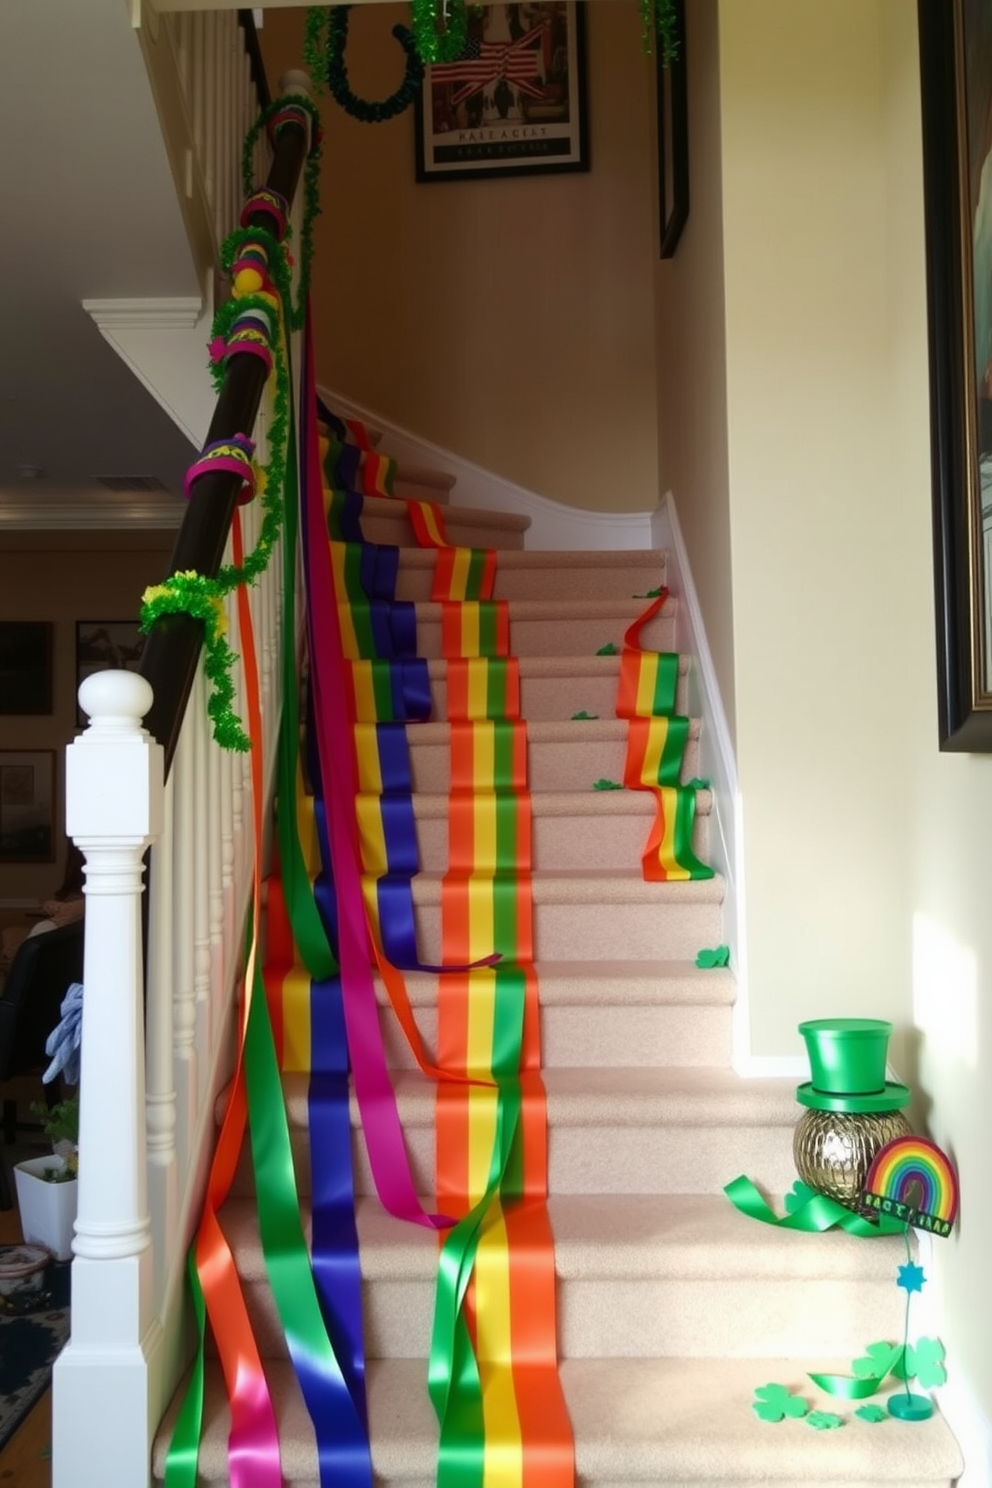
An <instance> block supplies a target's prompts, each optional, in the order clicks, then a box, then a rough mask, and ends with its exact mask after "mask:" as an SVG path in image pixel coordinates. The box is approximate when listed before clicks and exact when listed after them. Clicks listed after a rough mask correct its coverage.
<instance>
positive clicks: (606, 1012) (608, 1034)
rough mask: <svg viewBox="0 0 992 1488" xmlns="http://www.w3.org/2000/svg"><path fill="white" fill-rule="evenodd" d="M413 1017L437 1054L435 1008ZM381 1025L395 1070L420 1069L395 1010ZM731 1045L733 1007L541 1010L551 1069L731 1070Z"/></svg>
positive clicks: (543, 1044)
mask: <svg viewBox="0 0 992 1488" xmlns="http://www.w3.org/2000/svg"><path fill="white" fill-rule="evenodd" d="M414 1016H415V1018H416V1022H417V1027H418V1028H419V1029H420V1032H421V1036H422V1038H423V1040H424V1043H425V1046H426V1047H427V1048H428V1049H429V1050H432V1051H433V1050H435V1049H436V1047H437V1014H436V1011H435V1009H434V1008H430V1007H419V1008H416V1009H415V1013H414ZM380 1023H381V1025H382V1030H383V1040H384V1042H385V1045H386V1057H387V1059H388V1061H389V1064H390V1067H391V1068H393V1069H413V1068H415V1067H416V1061H415V1060H414V1057H413V1054H412V1053H411V1051H410V1046H409V1045H408V1043H407V1041H406V1038H405V1036H404V1034H403V1031H402V1029H401V1028H400V1026H399V1024H398V1023H397V1021H396V1018H395V1015H394V1014H393V1012H392V1010H391V1009H386V1008H383V1009H381V1010H380ZM731 1043H732V1037H731V1009H730V1008H729V1007H699V1006H695V1007H677V1006H673V1007H629V1006H626V1007H625V1006H613V1007H611V1006H603V1007H551V1008H549V1007H547V1006H545V1007H543V1008H542V1010H541V1051H542V1056H543V1061H544V1064H545V1065H547V1066H560V1067H562V1068H567V1069H597V1068H599V1069H601V1068H602V1067H603V1066H604V1065H609V1066H617V1067H620V1068H623V1069H638V1068H645V1067H647V1068H651V1069H660V1068H674V1067H679V1066H681V1067H682V1068H694V1069H699V1068H702V1067H705V1066H707V1065H722V1066H724V1067H726V1066H727V1065H729V1063H730V1057H731Z"/></svg>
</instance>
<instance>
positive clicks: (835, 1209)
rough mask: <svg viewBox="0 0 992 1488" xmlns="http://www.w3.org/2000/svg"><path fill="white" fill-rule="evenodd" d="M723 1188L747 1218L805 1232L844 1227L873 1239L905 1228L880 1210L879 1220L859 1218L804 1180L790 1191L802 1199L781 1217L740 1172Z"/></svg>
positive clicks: (904, 1230) (901, 1223)
mask: <svg viewBox="0 0 992 1488" xmlns="http://www.w3.org/2000/svg"><path fill="white" fill-rule="evenodd" d="M723 1191H724V1193H725V1194H726V1195H727V1198H728V1199H729V1200H730V1202H731V1203H732V1204H733V1206H734V1208H735V1209H739V1210H740V1212H741V1213H742V1214H746V1215H747V1217H748V1219H757V1220H760V1221H761V1223H762V1224H770V1225H777V1226H778V1228H779V1229H780V1230H802V1231H804V1232H805V1233H806V1234H822V1233H823V1232H824V1231H826V1230H835V1229H837V1230H846V1232H847V1233H848V1234H849V1235H858V1236H860V1237H861V1238H862V1239H865V1240H870V1239H874V1238H875V1236H877V1235H902V1234H905V1232H906V1225H905V1224H904V1223H903V1221H902V1220H898V1219H892V1218H890V1217H889V1216H888V1215H885V1214H882V1215H880V1216H879V1220H878V1223H877V1224H874V1223H872V1221H870V1220H867V1219H862V1217H861V1215H860V1214H855V1213H854V1212H853V1211H852V1210H850V1209H845V1208H844V1206H843V1204H838V1203H837V1202H836V1201H835V1200H834V1199H828V1198H827V1196H826V1194H818V1193H814V1192H813V1190H812V1189H810V1188H807V1187H806V1185H805V1184H803V1183H797V1184H796V1185H795V1187H794V1189H793V1192H794V1193H795V1194H797V1195H798V1196H799V1197H800V1198H804V1199H805V1202H803V1203H802V1204H800V1205H798V1206H797V1207H796V1208H795V1209H794V1210H793V1211H792V1213H791V1214H785V1215H783V1216H782V1217H781V1218H780V1217H779V1216H778V1215H777V1214H775V1212H774V1211H773V1210H772V1209H770V1208H769V1207H768V1205H767V1204H766V1203H765V1201H764V1199H763V1198H762V1197H761V1194H760V1193H759V1192H758V1190H757V1188H755V1186H754V1184H753V1183H752V1182H751V1180H750V1178H746V1177H745V1176H744V1175H743V1174H742V1175H741V1176H740V1177H739V1178H735V1179H734V1180H733V1182H732V1183H728V1184H727V1185H726V1187H725V1188H724V1190H723ZM806 1195H808V1196H809V1197H808V1198H807V1197H806Z"/></svg>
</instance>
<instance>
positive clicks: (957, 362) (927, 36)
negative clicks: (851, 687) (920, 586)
mask: <svg viewBox="0 0 992 1488" xmlns="http://www.w3.org/2000/svg"><path fill="white" fill-rule="evenodd" d="M917 12H918V18H919V33H920V83H921V101H922V118H923V167H924V171H923V179H924V215H925V225H926V272H927V319H928V332H929V363H930V435H931V441H930V442H931V489H932V502H933V543H934V596H935V606H936V621H937V698H938V736H939V743H940V747H941V749H943V750H953V751H968V752H975V753H992V142H989V141H988V140H987V139H986V132H985V127H984V126H985V123H986V120H987V118H988V117H989V113H988V111H989V109H990V107H992V13H990V11H989V7H988V6H987V4H985V3H984V0H917Z"/></svg>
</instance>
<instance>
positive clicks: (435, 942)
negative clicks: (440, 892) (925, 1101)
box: [414, 880, 722, 1191]
mask: <svg viewBox="0 0 992 1488" xmlns="http://www.w3.org/2000/svg"><path fill="white" fill-rule="evenodd" d="M414 883H415V885H416V880H414ZM690 891H691V886H687V895H686V900H687V901H688V902H685V901H683V902H681V903H666V904H664V905H658V906H657V907H652V906H647V907H646V906H645V904H644V903H643V902H637V901H635V902H631V903H623V902H620V903H615V902H614V903H608V904H607V903H603V904H589V903H566V904H561V903H559V904H535V906H534V958H535V960H537V961H567V960H569V958H570V957H571V956H573V955H574V954H575V949H576V947H577V946H582V947H583V948H584V949H585V952H586V959H587V960H589V961H609V960H617V961H620V960H630V961H638V960H640V961H650V960H657V961H694V960H695V959H696V956H697V954H698V952H699V951H700V950H702V949H703V948H704V947H706V946H715V945H719V944H720V940H721V934H722V922H721V913H720V904H719V903H718V902H714V903H710V902H707V901H702V902H696V903H693V902H692V901H691V900H689V898H688V893H689V892H690ZM416 922H417V945H418V947H419V951H420V957H421V960H422V961H424V962H425V963H426V964H427V965H429V966H436V965H439V964H440V963H441V914H440V908H439V907H438V906H435V905H426V906H425V905H421V906H418V907H417V910H416ZM607 1191H608V1190H607Z"/></svg>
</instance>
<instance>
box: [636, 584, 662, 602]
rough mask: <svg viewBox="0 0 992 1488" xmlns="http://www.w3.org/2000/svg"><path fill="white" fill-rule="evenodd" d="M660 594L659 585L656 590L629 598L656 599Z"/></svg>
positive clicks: (649, 590)
mask: <svg viewBox="0 0 992 1488" xmlns="http://www.w3.org/2000/svg"><path fill="white" fill-rule="evenodd" d="M662 592H663V591H662V588H661V585H660V584H659V585H658V588H657V589H648V590H647V591H646V593H644V594H632V595H631V596H630V597H631V599H657V598H658V597H659V595H660V594H661V593H662Z"/></svg>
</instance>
